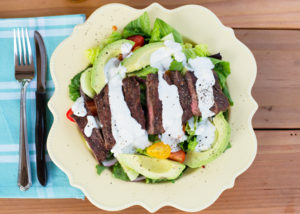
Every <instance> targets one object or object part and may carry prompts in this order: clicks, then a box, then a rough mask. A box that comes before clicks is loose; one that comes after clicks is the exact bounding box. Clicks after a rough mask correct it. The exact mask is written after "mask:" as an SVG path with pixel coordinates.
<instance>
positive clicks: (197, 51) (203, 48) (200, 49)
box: [182, 43, 210, 59]
mask: <svg viewBox="0 0 300 214" xmlns="http://www.w3.org/2000/svg"><path fill="white" fill-rule="evenodd" d="M182 51H183V53H184V54H185V56H186V58H187V59H193V58H196V57H197V56H200V57H205V56H209V55H210V53H209V51H208V48H207V45H206V44H198V45H196V46H195V47H193V45H192V44H191V43H185V44H183V45H182Z"/></svg>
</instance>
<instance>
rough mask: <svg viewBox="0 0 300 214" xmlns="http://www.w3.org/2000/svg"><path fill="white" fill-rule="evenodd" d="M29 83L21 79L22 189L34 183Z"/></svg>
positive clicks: (20, 185)
mask: <svg viewBox="0 0 300 214" xmlns="http://www.w3.org/2000/svg"><path fill="white" fill-rule="evenodd" d="M27 85H28V81H27V80H23V81H21V99H20V138H19V141H20V142H19V170H18V186H19V188H20V190H22V191H26V190H28V189H29V188H30V187H31V184H32V183H31V170H30V160H29V151H28V139H27V120H26V88H27Z"/></svg>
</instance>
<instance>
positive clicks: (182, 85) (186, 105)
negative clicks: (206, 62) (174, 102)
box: [170, 71, 193, 124]
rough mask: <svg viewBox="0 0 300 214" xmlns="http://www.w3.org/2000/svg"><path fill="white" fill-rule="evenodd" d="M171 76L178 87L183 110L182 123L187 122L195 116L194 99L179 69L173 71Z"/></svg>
mask: <svg viewBox="0 0 300 214" xmlns="http://www.w3.org/2000/svg"><path fill="white" fill-rule="evenodd" d="M170 77H171V80H172V83H173V84H174V85H176V87H177V88H178V94H179V101H180V105H181V107H182V110H183V114H182V124H186V122H187V121H188V120H189V119H190V118H191V117H192V116H193V112H192V109H191V104H192V99H191V95H190V92H189V88H188V85H187V83H186V81H185V79H184V78H183V76H182V75H181V73H180V72H179V71H171V72H170Z"/></svg>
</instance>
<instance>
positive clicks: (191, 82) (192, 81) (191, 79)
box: [184, 71, 201, 116]
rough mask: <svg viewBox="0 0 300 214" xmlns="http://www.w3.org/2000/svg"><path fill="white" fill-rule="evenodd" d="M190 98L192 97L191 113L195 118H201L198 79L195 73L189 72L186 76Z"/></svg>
mask: <svg viewBox="0 0 300 214" xmlns="http://www.w3.org/2000/svg"><path fill="white" fill-rule="evenodd" d="M184 78H185V80H186V83H187V86H188V89H189V92H190V96H191V111H192V113H193V115H194V116H201V112H200V110H199V107H198V95H197V91H196V81H197V77H196V76H195V75H194V73H193V72H191V71H187V72H186V74H185V76H184Z"/></svg>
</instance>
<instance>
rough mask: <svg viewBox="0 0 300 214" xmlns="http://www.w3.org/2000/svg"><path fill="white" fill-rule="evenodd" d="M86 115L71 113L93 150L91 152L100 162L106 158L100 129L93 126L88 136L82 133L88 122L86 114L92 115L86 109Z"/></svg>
mask: <svg viewBox="0 0 300 214" xmlns="http://www.w3.org/2000/svg"><path fill="white" fill-rule="evenodd" d="M87 112H88V113H87V115H86V116H84V117H78V116H76V115H74V114H72V115H71V117H72V118H73V119H74V120H75V122H76V123H77V125H78V128H79V130H80V131H81V133H82V134H83V136H84V139H85V140H86V141H87V143H88V144H89V146H90V148H91V150H92V151H93V154H94V156H95V158H96V159H97V161H98V162H99V163H101V162H102V161H104V160H105V159H106V155H107V153H108V151H107V150H106V149H105V148H104V140H103V137H102V134H101V130H100V129H98V128H94V129H93V130H92V134H91V136H90V137H88V136H86V135H85V134H84V128H85V126H86V124H87V123H88V120H87V116H93V115H92V114H91V112H90V111H89V110H87Z"/></svg>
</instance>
